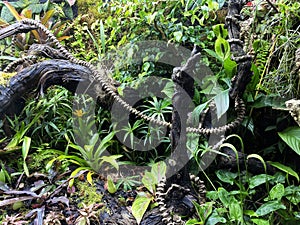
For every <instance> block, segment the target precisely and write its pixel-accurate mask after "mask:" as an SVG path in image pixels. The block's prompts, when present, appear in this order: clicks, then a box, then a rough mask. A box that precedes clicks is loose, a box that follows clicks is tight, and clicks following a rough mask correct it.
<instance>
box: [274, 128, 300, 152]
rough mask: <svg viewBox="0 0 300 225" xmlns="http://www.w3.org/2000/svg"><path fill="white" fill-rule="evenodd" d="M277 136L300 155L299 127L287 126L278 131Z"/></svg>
mask: <svg viewBox="0 0 300 225" xmlns="http://www.w3.org/2000/svg"><path fill="white" fill-rule="evenodd" d="M278 135H279V137H281V139H282V140H283V141H284V142H285V143H286V144H287V145H288V146H289V147H290V148H291V149H293V150H294V151H295V152H296V153H297V154H298V155H300V127H289V128H287V129H285V130H284V131H282V132H278Z"/></svg>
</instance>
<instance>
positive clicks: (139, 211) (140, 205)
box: [132, 196, 152, 224]
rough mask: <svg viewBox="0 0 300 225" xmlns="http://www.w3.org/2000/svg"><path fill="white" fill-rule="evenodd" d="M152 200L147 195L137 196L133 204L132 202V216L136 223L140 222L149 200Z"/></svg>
mask: <svg viewBox="0 0 300 225" xmlns="http://www.w3.org/2000/svg"><path fill="white" fill-rule="evenodd" d="M151 201H152V198H148V197H144V196H142V197H137V198H136V199H135V200H134V202H133V204H132V214H133V216H134V218H135V219H136V221H137V224H140V223H141V221H142V218H143V216H144V214H145V212H146V210H147V208H148V206H149V204H150V202H151Z"/></svg>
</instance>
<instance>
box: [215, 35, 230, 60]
mask: <svg viewBox="0 0 300 225" xmlns="http://www.w3.org/2000/svg"><path fill="white" fill-rule="evenodd" d="M215 52H216V53H217V55H218V56H219V57H220V58H221V59H222V61H223V62H224V60H225V59H227V58H228V57H229V56H230V46H229V43H228V41H226V40H225V39H224V38H221V37H219V38H218V39H217V40H216V42H215Z"/></svg>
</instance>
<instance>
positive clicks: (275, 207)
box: [256, 201, 286, 216]
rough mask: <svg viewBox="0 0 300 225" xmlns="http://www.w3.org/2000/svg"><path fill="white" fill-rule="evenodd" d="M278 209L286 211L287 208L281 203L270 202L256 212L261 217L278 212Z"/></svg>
mask: <svg viewBox="0 0 300 225" xmlns="http://www.w3.org/2000/svg"><path fill="white" fill-rule="evenodd" d="M278 209H286V207H285V205H284V204H282V203H281V202H280V201H269V202H267V203H265V204H263V205H262V206H260V207H259V208H258V209H257V210H256V214H257V215H259V216H264V215H267V214H269V213H271V212H274V211H277V210H278Z"/></svg>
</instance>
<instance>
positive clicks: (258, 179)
mask: <svg viewBox="0 0 300 225" xmlns="http://www.w3.org/2000/svg"><path fill="white" fill-rule="evenodd" d="M273 178H274V177H273V176H271V175H267V174H259V175H256V176H253V177H251V178H250V181H249V188H250V189H253V188H255V187H257V186H259V185H261V184H264V183H266V182H268V181H270V180H272V179H273Z"/></svg>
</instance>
